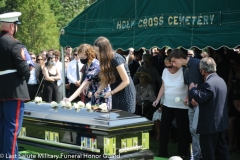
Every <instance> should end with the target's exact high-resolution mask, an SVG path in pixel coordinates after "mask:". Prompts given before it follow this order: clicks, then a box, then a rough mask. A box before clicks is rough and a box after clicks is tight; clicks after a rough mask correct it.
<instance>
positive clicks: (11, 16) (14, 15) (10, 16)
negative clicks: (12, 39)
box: [0, 12, 22, 23]
mask: <svg viewBox="0 0 240 160" xmlns="http://www.w3.org/2000/svg"><path fill="white" fill-rule="evenodd" d="M21 14H22V13H21V12H9V13H4V14H0V21H1V22H10V23H14V22H17V23H19V21H18V17H19V16H21Z"/></svg>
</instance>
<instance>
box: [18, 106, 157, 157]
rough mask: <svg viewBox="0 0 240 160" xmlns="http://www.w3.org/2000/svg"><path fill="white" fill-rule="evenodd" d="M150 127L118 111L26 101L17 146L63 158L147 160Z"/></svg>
mask: <svg viewBox="0 0 240 160" xmlns="http://www.w3.org/2000/svg"><path fill="white" fill-rule="evenodd" d="M152 125H153V124H152V122H151V121H149V120H147V119H146V118H145V117H141V116H138V115H135V114H131V113H128V112H125V111H121V110H110V111H109V112H104V113H103V112H97V111H94V110H87V109H86V108H82V109H74V108H66V107H60V106H59V107H52V106H51V104H50V103H41V104H40V105H39V104H36V103H34V102H29V103H26V104H25V111H24V120H23V126H22V129H21V132H20V134H19V136H18V143H19V146H25V147H26V146H30V148H34V147H38V148H44V149H46V150H48V151H50V150H55V151H58V152H59V153H61V154H62V153H64V154H65V157H60V158H63V159H70V158H73V159H78V158H79V159H81V158H83V159H84V158H85V159H88V158H89V159H91V158H96V159H149V160H150V159H153V157H154V155H153V153H152V152H151V151H150V150H149V132H148V131H150V130H151V129H152ZM44 154H45V153H44ZM66 155H67V156H69V157H70V158H69V157H68V158H66ZM77 155H78V156H77ZM62 156H63V155H62ZM71 156H72V157H71ZM40 158H41V157H40ZM60 158H59V157H58V159H60Z"/></svg>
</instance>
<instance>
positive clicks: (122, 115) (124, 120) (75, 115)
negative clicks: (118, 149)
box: [24, 102, 152, 128]
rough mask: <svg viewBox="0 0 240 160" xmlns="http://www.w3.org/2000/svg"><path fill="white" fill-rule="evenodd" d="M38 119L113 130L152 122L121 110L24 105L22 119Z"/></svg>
mask: <svg viewBox="0 0 240 160" xmlns="http://www.w3.org/2000/svg"><path fill="white" fill-rule="evenodd" d="M29 118H31V119H39V120H41V121H46V122H47V121H55V122H56V121H57V122H61V123H71V124H76V125H83V124H84V125H89V126H94V127H104V128H115V127H120V126H129V125H139V124H150V125H152V122H151V121H149V120H147V119H146V118H145V117H141V116H138V115H135V114H132V113H129V112H125V111H121V110H110V111H109V112H107V113H101V112H95V111H93V112H89V111H88V110H87V109H86V108H82V109H80V111H78V112H77V110H76V109H74V108H72V109H71V110H70V109H68V108H65V107H60V106H58V107H56V108H53V107H52V106H51V104H50V103H41V104H40V105H39V104H36V103H35V102H28V103H25V110H24V119H29Z"/></svg>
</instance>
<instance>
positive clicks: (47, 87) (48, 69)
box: [43, 55, 61, 103]
mask: <svg viewBox="0 0 240 160" xmlns="http://www.w3.org/2000/svg"><path fill="white" fill-rule="evenodd" d="M55 64H56V62H55V56H54V55H52V56H51V57H48V61H47V63H46V66H45V67H44V68H43V74H44V77H45V80H44V87H43V101H45V102H49V103H50V102H52V101H56V102H59V96H58V85H57V81H58V80H59V79H60V78H61V77H60V72H59V70H58V69H57V67H56V66H55Z"/></svg>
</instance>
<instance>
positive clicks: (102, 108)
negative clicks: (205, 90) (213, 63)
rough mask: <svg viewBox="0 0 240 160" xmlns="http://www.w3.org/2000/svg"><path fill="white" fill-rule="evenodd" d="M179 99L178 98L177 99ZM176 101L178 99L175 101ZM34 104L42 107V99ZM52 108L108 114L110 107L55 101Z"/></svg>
mask: <svg viewBox="0 0 240 160" xmlns="http://www.w3.org/2000/svg"><path fill="white" fill-rule="evenodd" d="M176 98H178V97H176ZM175 101H176V99H175ZM34 102H35V103H36V104H38V105H40V104H41V103H42V98H41V97H35V99H34ZM50 104H51V106H52V108H53V109H56V108H58V106H61V107H63V108H65V109H69V110H71V109H72V108H74V109H75V110H76V111H77V112H79V111H80V110H81V108H86V109H87V111H88V112H93V110H95V111H96V110H98V111H101V112H107V111H108V107H107V103H102V104H101V105H99V106H98V105H97V106H92V105H91V103H86V104H85V103H83V102H82V101H79V102H77V103H73V104H71V102H69V101H64V100H63V101H60V103H59V104H58V103H57V102H55V101H52V102H51V103H50Z"/></svg>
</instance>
